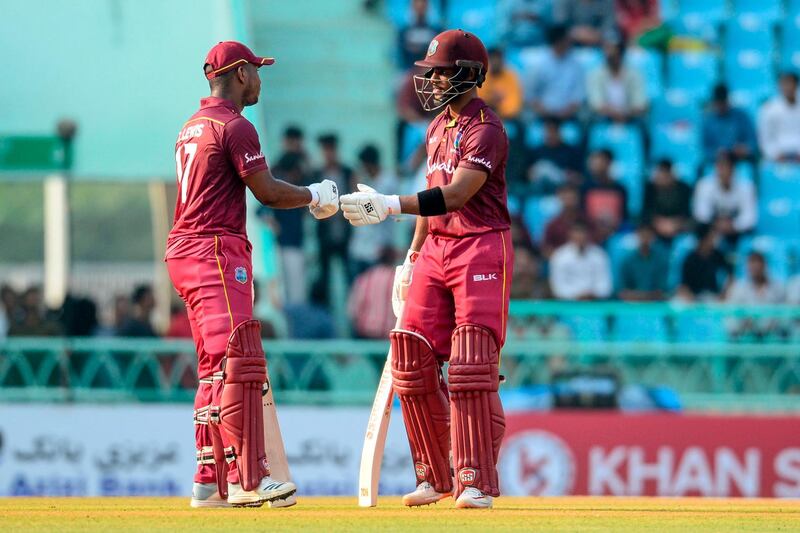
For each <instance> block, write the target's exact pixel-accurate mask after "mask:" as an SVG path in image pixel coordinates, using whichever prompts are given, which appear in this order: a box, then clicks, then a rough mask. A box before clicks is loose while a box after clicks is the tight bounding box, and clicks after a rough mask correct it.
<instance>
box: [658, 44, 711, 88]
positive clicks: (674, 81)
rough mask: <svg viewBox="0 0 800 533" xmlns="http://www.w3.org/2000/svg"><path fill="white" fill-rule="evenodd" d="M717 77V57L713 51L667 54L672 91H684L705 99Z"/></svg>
mask: <svg viewBox="0 0 800 533" xmlns="http://www.w3.org/2000/svg"><path fill="white" fill-rule="evenodd" d="M717 77H718V72H717V57H716V56H715V55H714V54H713V53H711V52H706V51H696V52H676V53H671V54H669V55H668V56H667V80H668V87H669V90H671V91H676V90H677V91H683V92H685V93H687V94H688V95H689V96H690V97H693V98H695V99H704V98H706V97H707V96H708V94H709V92H710V90H711V86H712V85H713V84H714V83H715V82H716V81H717Z"/></svg>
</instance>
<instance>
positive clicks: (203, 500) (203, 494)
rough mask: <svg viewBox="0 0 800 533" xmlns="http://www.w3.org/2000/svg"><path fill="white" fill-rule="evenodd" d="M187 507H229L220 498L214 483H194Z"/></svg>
mask: <svg viewBox="0 0 800 533" xmlns="http://www.w3.org/2000/svg"><path fill="white" fill-rule="evenodd" d="M189 505H190V506H192V507H195V508H212V507H230V506H231V504H229V503H228V502H227V501H225V500H223V499H222V498H221V497H220V495H219V491H218V490H217V484H216V483H195V484H194V485H192V501H190V502H189Z"/></svg>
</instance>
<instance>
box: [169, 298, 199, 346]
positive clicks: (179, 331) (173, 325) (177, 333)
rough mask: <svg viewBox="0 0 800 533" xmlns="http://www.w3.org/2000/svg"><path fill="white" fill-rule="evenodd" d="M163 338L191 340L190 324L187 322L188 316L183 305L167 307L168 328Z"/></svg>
mask: <svg viewBox="0 0 800 533" xmlns="http://www.w3.org/2000/svg"><path fill="white" fill-rule="evenodd" d="M164 336H165V337H167V338H170V339H191V338H192V324H191V322H189V314H188V313H187V312H186V306H185V305H183V303H175V302H173V303H172V305H170V307H169V326H167V332H166V333H165V334H164Z"/></svg>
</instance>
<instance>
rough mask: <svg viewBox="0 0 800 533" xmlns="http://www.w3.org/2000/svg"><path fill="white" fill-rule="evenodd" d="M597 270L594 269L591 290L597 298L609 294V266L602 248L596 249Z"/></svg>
mask: <svg viewBox="0 0 800 533" xmlns="http://www.w3.org/2000/svg"><path fill="white" fill-rule="evenodd" d="M596 261H597V270H595V278H594V287H592V290H593V292H594V295H595V296H596V297H597V298H608V297H609V296H611V290H612V288H613V287H612V283H611V266H610V262H609V261H608V256H607V255H606V253H605V252H603V251H602V250H597V260H596Z"/></svg>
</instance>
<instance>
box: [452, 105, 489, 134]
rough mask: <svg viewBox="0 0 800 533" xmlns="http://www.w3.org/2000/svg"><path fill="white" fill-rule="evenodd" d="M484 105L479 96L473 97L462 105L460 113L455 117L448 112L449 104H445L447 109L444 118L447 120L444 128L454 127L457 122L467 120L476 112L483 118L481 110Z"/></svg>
mask: <svg viewBox="0 0 800 533" xmlns="http://www.w3.org/2000/svg"><path fill="white" fill-rule="evenodd" d="M486 107H487V106H486V102H484V101H483V100H481V99H480V98H473V99H472V100H470V101H469V102H467V105H465V106H464V109H462V110H461V113H459V115H458V116H457V117H456V118H453V117H452V115H451V114H450V106H447V111H446V114H445V120H446V121H447V124H446V125H445V129H447V128H454V127H455V126H456V125H458V124H463V123H465V122H469V121H470V120H471V119H472V117H474V116H475V115H478V114H480V115H481V118H483V115H484V113H483V110H484V109H485V108H486Z"/></svg>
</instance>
